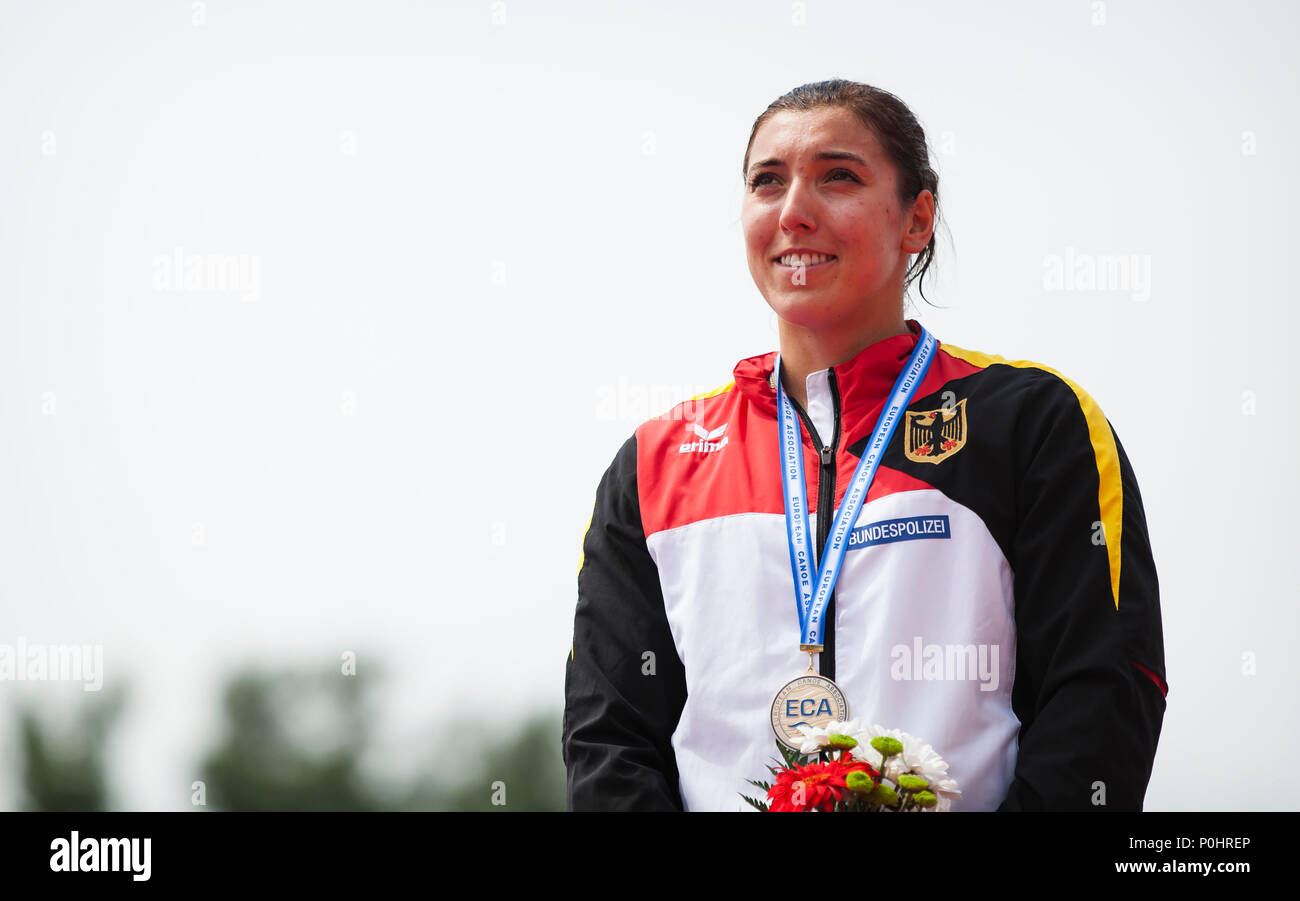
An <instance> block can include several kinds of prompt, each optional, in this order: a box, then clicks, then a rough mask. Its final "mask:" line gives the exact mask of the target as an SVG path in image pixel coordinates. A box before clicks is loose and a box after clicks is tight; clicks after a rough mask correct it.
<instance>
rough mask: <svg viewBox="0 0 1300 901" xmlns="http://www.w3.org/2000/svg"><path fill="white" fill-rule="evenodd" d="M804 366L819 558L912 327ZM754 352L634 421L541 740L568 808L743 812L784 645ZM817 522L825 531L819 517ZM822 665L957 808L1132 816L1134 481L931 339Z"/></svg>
mask: <svg viewBox="0 0 1300 901" xmlns="http://www.w3.org/2000/svg"><path fill="white" fill-rule="evenodd" d="M908 329H909V334H905V335H896V336H893V337H890V338H886V339H884V340H882V341H879V342H876V343H874V344H871V345H869V346H868V347H866V348H864V349H863V350H862V351H860V352H859V353H858V354H857V355H856V356H854V357H853V358H852V359H850V360H848V361H846V362H844V363H840V364H838V365H835V366H832V367H830V368H829V369H823V370H821V371H819V372H814V373H812V374H811V375H809V376H808V377H807V382H806V387H807V407H806V409H805V408H803V407H799V405H798V403H797V402H796V401H794V400H793V398H791V402H792V403H794V404H795V406H796V409H797V412H798V413H799V417H800V420H801V435H802V438H803V452H804V472H805V478H806V479H807V493H808V501H809V507H810V517H809V520H810V528H811V529H812V531H813V534H815V536H816V554H817V560H818V561H820V559H821V555H822V551H823V548H824V545H825V542H826V537H827V533H828V532H829V530H830V525H831V519H832V517H833V515H834V510H835V509H837V508H838V507H839V505H840V502H841V500H842V498H843V495H844V492H845V490H846V488H847V486H848V484H849V481H850V479H851V478H852V475H853V472H854V469H855V468H856V466H857V463H858V460H859V459H860V457H861V454H862V453H863V451H864V447H865V445H866V443H867V441H868V440H869V438H870V436H871V434H872V432H873V431H874V428H875V425H876V421H877V418H878V417H879V415H880V411H881V409H882V407H883V406H884V404H885V403H886V402H887V399H888V395H889V393H890V391H891V389H892V388H893V384H894V381H895V379H896V378H897V376H898V374H899V372H900V371H901V370H902V369H903V366H904V364H905V363H906V361H907V359H908V356H909V355H910V353H911V351H912V348H913V346H914V345H915V342H916V340H917V337H918V335H919V333H920V327H919V326H918V325H917V324H916V323H915V322H914V321H908ZM775 360H776V352H775V351H773V352H770V353H767V354H762V355H760V356H755V357H750V358H748V359H745V360H741V361H740V362H739V363H738V364H737V365H736V367H735V369H734V373H733V380H732V381H731V382H729V383H727V384H726V385H724V386H722V387H720V388H718V389H716V390H715V391H712V392H709V393H708V394H705V395H700V396H699V397H696V398H692V399H691V400H689V401H684V402H683V403H681V404H678V405H677V406H676V407H674V408H673V409H672V410H670V411H668V412H667V413H665V414H663V415H661V416H658V417H656V418H655V419H652V420H649V421H647V422H645V423H643V424H641V425H640V426H639V427H638V428H637V429H636V430H635V433H634V434H633V435H632V436H631V437H630V438H628V440H627V441H626V443H624V444H623V446H622V448H621V449H620V450H619V451H618V453H617V455H616V456H615V458H614V460H613V463H612V464H611V465H610V467H609V469H608V470H607V471H606V472H605V474H604V476H603V477H602V478H601V480H600V484H599V487H598V488H597V491H596V499H595V506H594V509H593V512H592V516H591V521H590V524H589V526H588V528H587V532H586V534H585V537H584V539H583V546H582V558H581V560H582V562H581V564H580V568H579V572H578V602H577V609H576V613H575V618H574V628H573V646H572V648H571V649H570V655H569V659H568V661H567V664H566V676H565V709H564V719H563V725H562V743H563V755H564V761H565V765H566V768H567V772H568V779H567V792H566V804H567V806H568V807H569V809H571V810H742V809H746V807H747V805H745V804H744V803H743V801H742V800H741V795H742V794H748V795H750V796H754V795H759V794H761V791H759V790H757V789H755V788H754V787H753V786H751V785H749V784H748V783H747V782H746V781H745V780H748V779H763V778H766V777H767V776H768V772H767V770H766V768H765V767H766V765H767V764H769V763H771V762H772V761H773V760H774V759H775V758H776V746H775V743H774V737H773V735H772V732H771V727H770V721H769V714H770V705H771V702H772V697H773V695H774V694H775V693H776V691H777V690H778V689H779V688H780V687H781V686H782V685H783V684H784V683H785V682H787V681H789V680H790V679H792V678H794V677H795V676H797V675H799V674H800V673H802V672H803V671H805V670H806V669H807V666H808V663H809V657H808V655H807V654H806V653H802V652H800V651H799V647H798V645H799V624H798V614H797V610H796V599H795V588H794V581H793V576H792V575H791V571H790V556H789V550H788V545H787V538H786V525H785V508H784V501H783V494H782V481H781V471H780V467H781V464H780V458H779V452H778V438H777V435H778V418H777V398H776V388H775V380H774V372H773V367H774V364H775ZM823 511H826V515H825V516H823V515H822V512H823ZM825 631H826V634H825V637H824V644H825V651H824V652H823V653H821V654H819V655H817V662H818V667H819V669H820V671H821V673H822V674H823V675H826V676H828V677H830V678H832V679H834V680H835V682H836V683H837V684H838V685H839V686H840V688H841V689H842V690H843V692H844V694H845V696H846V698H847V700H848V703H849V716H850V717H856V718H859V719H862V720H864V721H866V722H871V723H877V724H879V725H882V726H884V727H886V728H897V729H901V730H903V731H905V732H910V733H911V734H913V735H915V736H918V737H920V738H922V739H923V740H924V741H926V742H928V743H929V744H931V745H932V746H933V747H934V749H935V751H936V752H937V753H938V754H940V755H941V756H942V757H943V758H944V759H945V760H946V761H947V762H948V764H949V770H948V772H949V775H950V776H951V777H952V778H954V779H955V780H957V783H958V787H959V788H960V789H961V791H962V797H961V799H960V800H957V801H954V803H953V805H952V809H953V810H954V811H961V810H1040V809H1049V810H1063V809H1078V810H1140V809H1141V807H1142V800H1143V796H1144V794H1145V792H1146V787H1147V782H1148V780H1149V778H1150V775H1151V767H1152V763H1153V760H1154V757H1155V752H1156V743H1157V740H1158V738H1159V735H1160V726H1161V722H1162V720H1163V717H1164V711H1165V704H1166V702H1165V696H1166V694H1167V692H1168V687H1167V682H1166V679H1165V665H1164V646H1163V638H1162V633H1161V622H1160V606H1159V590H1158V585H1157V580H1156V570H1155V564H1154V561H1153V560H1152V555H1151V546H1150V542H1149V540H1148V537H1147V527H1146V517H1145V515H1144V513H1143V509H1142V500H1141V497H1140V496H1139V493H1138V485H1137V481H1136V479H1135V477H1134V474H1133V469H1132V467H1131V466H1130V464H1129V460H1128V457H1127V455H1126V454H1125V452H1124V448H1123V446H1122V445H1121V444H1120V441H1119V437H1118V436H1117V435H1116V434H1115V432H1114V430H1113V429H1112V428H1111V425H1110V423H1109V422H1108V421H1107V419H1106V417H1105V416H1104V415H1103V414H1102V411H1101V410H1100V409H1099V408H1098V406H1097V404H1096V403H1095V402H1094V401H1093V400H1092V398H1091V397H1089V396H1088V394H1087V393H1085V392H1084V390H1083V389H1082V388H1080V387H1079V386H1078V385H1077V384H1075V383H1074V382H1072V381H1070V380H1069V379H1067V378H1065V377H1064V376H1062V375H1061V374H1059V373H1057V372H1056V371H1054V370H1052V369H1049V368H1047V367H1045V366H1042V365H1040V364H1037V363H1031V362H1027V361H1008V360H1004V359H1003V358H1001V357H997V356H990V355H987V354H983V353H979V352H975V351H970V350H964V349H962V348H959V347H955V346H953V345H950V344H945V343H942V342H939V346H938V349H937V352H936V354H935V356H934V359H933V361H932V363H931V365H930V368H929V371H928V372H927V374H926V376H925V378H924V380H923V381H922V383H921V384H920V386H919V387H918V388H917V390H916V392H915V394H913V397H912V400H911V402H910V403H909V405H908V407H907V410H906V412H905V414H904V417H903V419H902V421H901V422H900V423H899V425H898V427H897V428H896V430H895V432H894V435H893V437H892V439H891V441H890V443H889V446H888V448H887V449H886V452H885V454H884V456H883V457H882V460H881V463H880V466H879V468H878V470H877V472H876V476H875V479H874V481H873V482H872V485H871V488H870V491H869V493H868V495H867V499H866V502H865V503H864V505H863V506H862V508H861V510H860V512H859V515H858V518H857V521H856V524H855V527H854V529H853V530H852V532H851V533H850V536H849V539H848V549H847V551H846V552H845V554H844V561H843V565H842V568H841V570H840V575H839V580H838V581H837V583H836V585H835V590H834V592H833V594H832V595H831V599H830V602H829V604H828V608H827V611H826V615H825Z"/></svg>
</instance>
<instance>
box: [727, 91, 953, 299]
mask: <svg viewBox="0 0 1300 901" xmlns="http://www.w3.org/2000/svg"><path fill="white" fill-rule="evenodd" d="M827 106H832V107H842V108H843V109H846V110H849V111H850V112H852V113H853V114H854V115H855V116H857V117H858V121H860V122H861V123H862V124H863V125H864V126H866V127H867V128H868V129H870V130H871V132H872V134H874V135H875V136H876V140H878V141H880V146H881V147H882V148H884V151H885V154H886V155H887V156H888V157H889V159H890V160H891V161H892V162H893V164H894V168H895V169H896V170H897V173H898V200H899V202H900V203H902V204H905V205H906V204H910V203H911V202H912V201H914V200H916V197H917V195H918V194H920V193H921V191H922V189H929V191H930V193H931V194H933V195H934V216H935V232H934V233H931V235H930V243H929V244H927V245H926V246H925V248H924V249H923V250H922V251H921V252H920V253H918V254H917V255H916V258H915V259H914V260H912V263H911V265H909V266H908V267H907V273H906V275H905V276H904V279H903V292H904V294H906V293H907V289H908V288H909V287H910V286H911V284H912V282H913V281H914V280H916V279H920V281H919V282H918V285H917V287H918V288H919V289H920V291H921V297H922V298H925V281H924V280H925V272H926V270H927V269H929V268H930V264H931V263H932V262H933V261H934V248H935V240H934V239H935V233H937V231H938V226H939V176H938V174H937V173H936V172H935V171H934V169H933V168H931V166H930V154H929V149H928V148H927V146H926V143H925V130H924V129H923V128H921V123H919V122H917V121H916V116H914V115H912V111H911V110H910V109H908V108H907V104H906V103H904V102H903V101H901V100H899V99H898V98H897V97H895V96H894V95H893V94H891V93H889V92H888V91H885V90H881V89H880V88H875V87H872V86H871V85H869V84H862V83H860V82H857V81H847V80H846V79H843V78H832V79H831V80H829V81H818V82H811V83H809V84H805V85H800V86H799V87H797V88H795V89H794V90H793V91H790V92H789V93H788V94H785V95H784V96H781V97H778V98H777V99H776V100H774V101H772V103H771V104H769V105H768V107H767V109H765V110H763V113H762V115H760V116H759V117H758V118H757V119H755V120H754V127H753V129H751V130H750V132H749V144H748V145H746V147H745V159H744V162H743V163H742V165H741V168H740V174H741V179H742V180H744V179H745V178H746V175H747V173H748V171H749V152H750V150H751V149H753V146H754V136H755V135H756V134H758V129H759V128H760V127H762V125H763V123H764V122H766V121H767V120H768V119H770V118H772V116H774V115H775V114H777V113H779V112H785V111H792V112H807V111H809V110H815V109H818V108H820V107H827ZM926 302H927V303H928V302H929V300H928V298H927V299H926Z"/></svg>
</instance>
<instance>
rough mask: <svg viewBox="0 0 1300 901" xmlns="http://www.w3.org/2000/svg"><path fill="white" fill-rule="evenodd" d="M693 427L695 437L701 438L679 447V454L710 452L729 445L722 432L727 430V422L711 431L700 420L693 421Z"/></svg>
mask: <svg viewBox="0 0 1300 901" xmlns="http://www.w3.org/2000/svg"><path fill="white" fill-rule="evenodd" d="M691 428H692V429H693V430H694V432H695V437H696V438H698V439H699V440H698V441H688V442H686V443H685V444H683V445H682V446H681V447H679V448H677V452H678V453H679V454H708V453H712V452H713V451H717V450H722V449H723V448H724V447H726V446H727V439H726V438H725V437H723V435H722V433H723V432H725V431H726V430H727V426H726V425H725V424H724V425H721V426H719V427H718V428H716V429H714V430H713V431H711V432H710V431H709V430H708V429H706V428H704V426H702V425H700V424H699V423H698V422H692V423H691ZM718 438H722V440H721V441H718V440H717V439H718Z"/></svg>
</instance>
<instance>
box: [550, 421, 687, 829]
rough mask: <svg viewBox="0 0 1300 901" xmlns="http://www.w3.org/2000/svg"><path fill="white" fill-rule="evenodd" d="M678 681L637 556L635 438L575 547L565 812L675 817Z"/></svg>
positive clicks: (656, 602)
mask: <svg viewBox="0 0 1300 901" xmlns="http://www.w3.org/2000/svg"><path fill="white" fill-rule="evenodd" d="M685 703H686V677H685V673H684V671H683V669H682V664H681V660H680V659H679V658H678V656H677V649H676V646H675V645H674V643H673V639H672V634H671V633H670V632H669V629H668V619H667V616H666V615H665V613H664V601H663V594H662V590H661V588H660V584H659V572H658V569H657V567H656V566H655V563H654V560H653V559H651V557H650V553H649V551H648V550H647V549H646V540H645V532H644V528H643V526H642V524H641V506H640V501H639V499H638V494H637V453H636V436H635V435H633V436H632V437H631V438H629V439H628V440H627V441H626V442H625V443H624V444H623V447H622V448H621V449H620V450H619V452H618V454H617V456H616V457H615V458H614V462H613V463H612V464H611V465H610V467H609V469H608V470H607V471H606V472H605V475H604V476H603V477H602V478H601V480H600V486H599V487H598V488H597V490H596V504H595V509H594V510H593V511H592V517H591V525H590V526H588V528H587V534H586V537H585V538H584V539H583V547H582V564H581V566H580V568H579V571H578V606H577V611H576V613H575V615H574V620H573V647H572V649H571V650H570V652H569V660H568V663H567V665H566V669H565V680H564V721H563V725H562V727H561V731H562V737H561V741H562V746H563V756H564V764H565V768H566V770H567V773H568V777H567V783H566V789H565V806H566V807H567V808H568V809H569V810H681V809H682V799H681V794H680V791H679V789H678V780H677V763H676V759H675V758H674V755H673V749H672V745H671V743H670V739H671V737H672V734H673V731H674V730H675V729H676V728H677V721H678V719H679V718H680V716H681V712H682V707H683V706H684V705H685Z"/></svg>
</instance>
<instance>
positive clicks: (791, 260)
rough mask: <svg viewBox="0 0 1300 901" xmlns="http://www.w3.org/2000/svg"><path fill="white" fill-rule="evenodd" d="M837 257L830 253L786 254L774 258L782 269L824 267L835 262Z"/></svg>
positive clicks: (774, 261) (774, 262)
mask: <svg viewBox="0 0 1300 901" xmlns="http://www.w3.org/2000/svg"><path fill="white" fill-rule="evenodd" d="M835 260H836V257H835V256H833V255H832V254H829V253H805V254H786V255H785V256H783V257H777V258H776V259H775V260H773V261H772V262H773V264H775V265H776V266H777V267H778V268H780V269H788V270H790V271H794V270H796V269H822V268H825V267H826V266H829V265H830V264H831V263H834V262H835Z"/></svg>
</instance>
